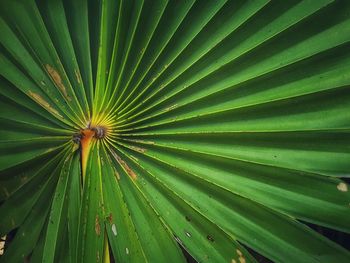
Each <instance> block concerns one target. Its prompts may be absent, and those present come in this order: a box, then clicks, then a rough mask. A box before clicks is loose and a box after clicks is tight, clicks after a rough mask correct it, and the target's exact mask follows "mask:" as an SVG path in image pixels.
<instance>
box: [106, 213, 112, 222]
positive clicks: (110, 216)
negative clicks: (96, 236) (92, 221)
mask: <svg viewBox="0 0 350 263" xmlns="http://www.w3.org/2000/svg"><path fill="white" fill-rule="evenodd" d="M107 220H108V222H109V223H110V224H112V221H113V215H112V213H110V214H109V216H107Z"/></svg>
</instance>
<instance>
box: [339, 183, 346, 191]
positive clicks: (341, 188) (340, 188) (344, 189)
mask: <svg viewBox="0 0 350 263" xmlns="http://www.w3.org/2000/svg"><path fill="white" fill-rule="evenodd" d="M337 189H338V190H339V191H341V192H347V191H348V185H347V184H346V183H343V182H341V183H339V184H338V185H337Z"/></svg>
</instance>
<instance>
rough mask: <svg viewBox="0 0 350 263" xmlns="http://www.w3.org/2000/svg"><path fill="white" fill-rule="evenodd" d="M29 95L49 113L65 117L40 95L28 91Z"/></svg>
mask: <svg viewBox="0 0 350 263" xmlns="http://www.w3.org/2000/svg"><path fill="white" fill-rule="evenodd" d="M28 95H29V96H30V97H31V98H32V99H33V100H35V101H36V102H37V103H38V104H39V105H41V106H42V107H44V108H45V109H46V110H48V111H49V112H51V113H53V114H54V115H57V116H58V117H60V118H63V116H62V115H61V114H60V113H59V112H58V111H57V110H55V109H54V108H52V107H51V105H50V103H48V102H47V101H46V100H44V99H43V97H41V96H40V95H39V94H37V93H35V92H32V91H31V90H29V91H28Z"/></svg>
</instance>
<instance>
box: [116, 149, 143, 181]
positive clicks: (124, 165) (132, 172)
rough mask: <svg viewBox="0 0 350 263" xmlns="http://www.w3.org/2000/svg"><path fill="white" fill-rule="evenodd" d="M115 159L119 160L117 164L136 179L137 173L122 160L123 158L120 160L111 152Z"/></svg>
mask: <svg viewBox="0 0 350 263" xmlns="http://www.w3.org/2000/svg"><path fill="white" fill-rule="evenodd" d="M111 152H112V155H113V157H114V158H115V159H116V160H117V162H118V163H119V164H120V165H121V166H123V168H124V170H125V171H126V172H127V174H128V175H129V176H130V177H131V178H132V179H134V180H135V179H136V177H137V175H136V173H135V172H134V171H133V170H132V169H131V168H130V167H129V165H128V164H127V163H126V162H125V161H124V160H122V158H120V157H119V156H118V155H117V154H116V153H115V152H114V151H111Z"/></svg>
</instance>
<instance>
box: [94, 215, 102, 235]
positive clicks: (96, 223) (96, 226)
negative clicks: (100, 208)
mask: <svg viewBox="0 0 350 263" xmlns="http://www.w3.org/2000/svg"><path fill="white" fill-rule="evenodd" d="M95 232H96V235H98V236H99V235H101V226H100V220H99V218H98V215H96V218H95Z"/></svg>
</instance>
